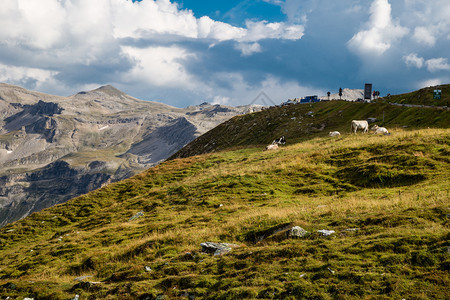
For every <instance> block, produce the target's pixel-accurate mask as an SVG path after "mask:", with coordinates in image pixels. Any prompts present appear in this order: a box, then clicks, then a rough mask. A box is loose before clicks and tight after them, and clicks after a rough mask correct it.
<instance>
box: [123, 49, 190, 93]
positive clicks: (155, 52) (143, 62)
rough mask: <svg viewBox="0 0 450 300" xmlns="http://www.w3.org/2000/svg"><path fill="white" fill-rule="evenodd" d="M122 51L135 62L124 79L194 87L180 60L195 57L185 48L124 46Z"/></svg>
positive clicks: (152, 83) (156, 84)
mask: <svg viewBox="0 0 450 300" xmlns="http://www.w3.org/2000/svg"><path fill="white" fill-rule="evenodd" d="M122 49H123V51H124V52H125V53H126V54H127V55H129V56H130V57H132V58H133V60H135V61H136V62H137V63H136V65H135V66H134V68H133V69H132V70H131V71H130V72H128V73H127V74H125V75H124V80H126V81H143V82H146V83H147V84H151V85H153V86H177V87H184V88H187V89H190V88H194V81H193V78H192V77H191V76H190V74H189V73H188V72H187V71H186V70H185V68H184V67H183V65H182V63H181V61H182V60H185V59H188V58H195V55H194V54H192V53H188V52H187V51H186V50H185V49H183V48H179V47H176V46H172V47H148V48H143V49H141V48H133V47H128V46H126V47H125V46H124V47H122Z"/></svg>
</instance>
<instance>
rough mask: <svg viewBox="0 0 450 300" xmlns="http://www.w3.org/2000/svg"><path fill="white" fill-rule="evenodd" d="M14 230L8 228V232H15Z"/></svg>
mask: <svg viewBox="0 0 450 300" xmlns="http://www.w3.org/2000/svg"><path fill="white" fill-rule="evenodd" d="M13 231H14V229H10V230H6V232H13Z"/></svg>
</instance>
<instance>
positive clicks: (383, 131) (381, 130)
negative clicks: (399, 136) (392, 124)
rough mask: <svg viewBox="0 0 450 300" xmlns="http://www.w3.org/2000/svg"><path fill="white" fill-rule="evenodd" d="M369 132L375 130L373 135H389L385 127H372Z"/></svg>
mask: <svg viewBox="0 0 450 300" xmlns="http://www.w3.org/2000/svg"><path fill="white" fill-rule="evenodd" d="M371 130H375V134H379V133H381V134H384V135H390V133H389V131H388V130H387V129H386V127H379V126H378V125H373V126H372V128H371Z"/></svg>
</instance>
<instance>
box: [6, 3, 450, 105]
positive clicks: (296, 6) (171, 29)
mask: <svg viewBox="0 0 450 300" xmlns="http://www.w3.org/2000/svg"><path fill="white" fill-rule="evenodd" d="M449 16H450V1H448V0H432V1H430V0H395V1H394V0H339V1H336V0H242V1H236V0H216V1H203V0H141V1H131V0H95V1H92V0H40V1H36V0H4V1H2V4H1V5H0V82H6V83H11V84H16V85H20V86H23V87H25V88H28V89H32V90H37V91H41V92H45V93H50V94H56V95H63V96H67V95H71V94H74V93H76V92H79V91H86V90H91V89H94V88H97V87H99V86H101V85H105V84H111V85H113V86H115V87H117V88H118V89H120V90H122V91H124V92H126V93H128V94H130V95H132V96H134V97H137V98H140V99H144V100H153V101H159V102H164V103H167V104H170V105H174V106H177V107H185V106H188V105H192V104H199V103H201V102H204V101H207V102H210V103H222V104H229V105H240V104H248V103H251V102H253V101H255V99H256V101H261V99H259V98H258V95H260V94H261V93H262V92H264V93H265V94H266V95H267V96H268V97H269V98H271V100H272V101H273V102H275V103H280V102H282V101H285V100H287V99H288V98H294V97H301V96H306V95H310V94H318V95H319V96H320V95H325V94H326V92H327V91H330V92H331V93H336V92H337V90H338V89H339V87H342V88H352V89H354V88H359V89H362V88H363V87H364V83H366V82H370V83H373V85H374V89H376V90H379V91H380V92H381V95H385V94H387V93H391V94H398V93H403V92H409V91H413V90H416V89H419V88H421V87H425V86H430V85H436V84H442V83H450V62H449V59H450V18H449ZM263 100H264V99H263Z"/></svg>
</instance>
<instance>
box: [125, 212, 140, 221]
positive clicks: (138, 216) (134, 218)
mask: <svg viewBox="0 0 450 300" xmlns="http://www.w3.org/2000/svg"><path fill="white" fill-rule="evenodd" d="M143 216H144V212H142V211H140V212H138V213H136V214H135V215H134V216H132V217H131V218H129V219H128V222H131V221H133V220H136V219H137V218H140V217H143Z"/></svg>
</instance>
